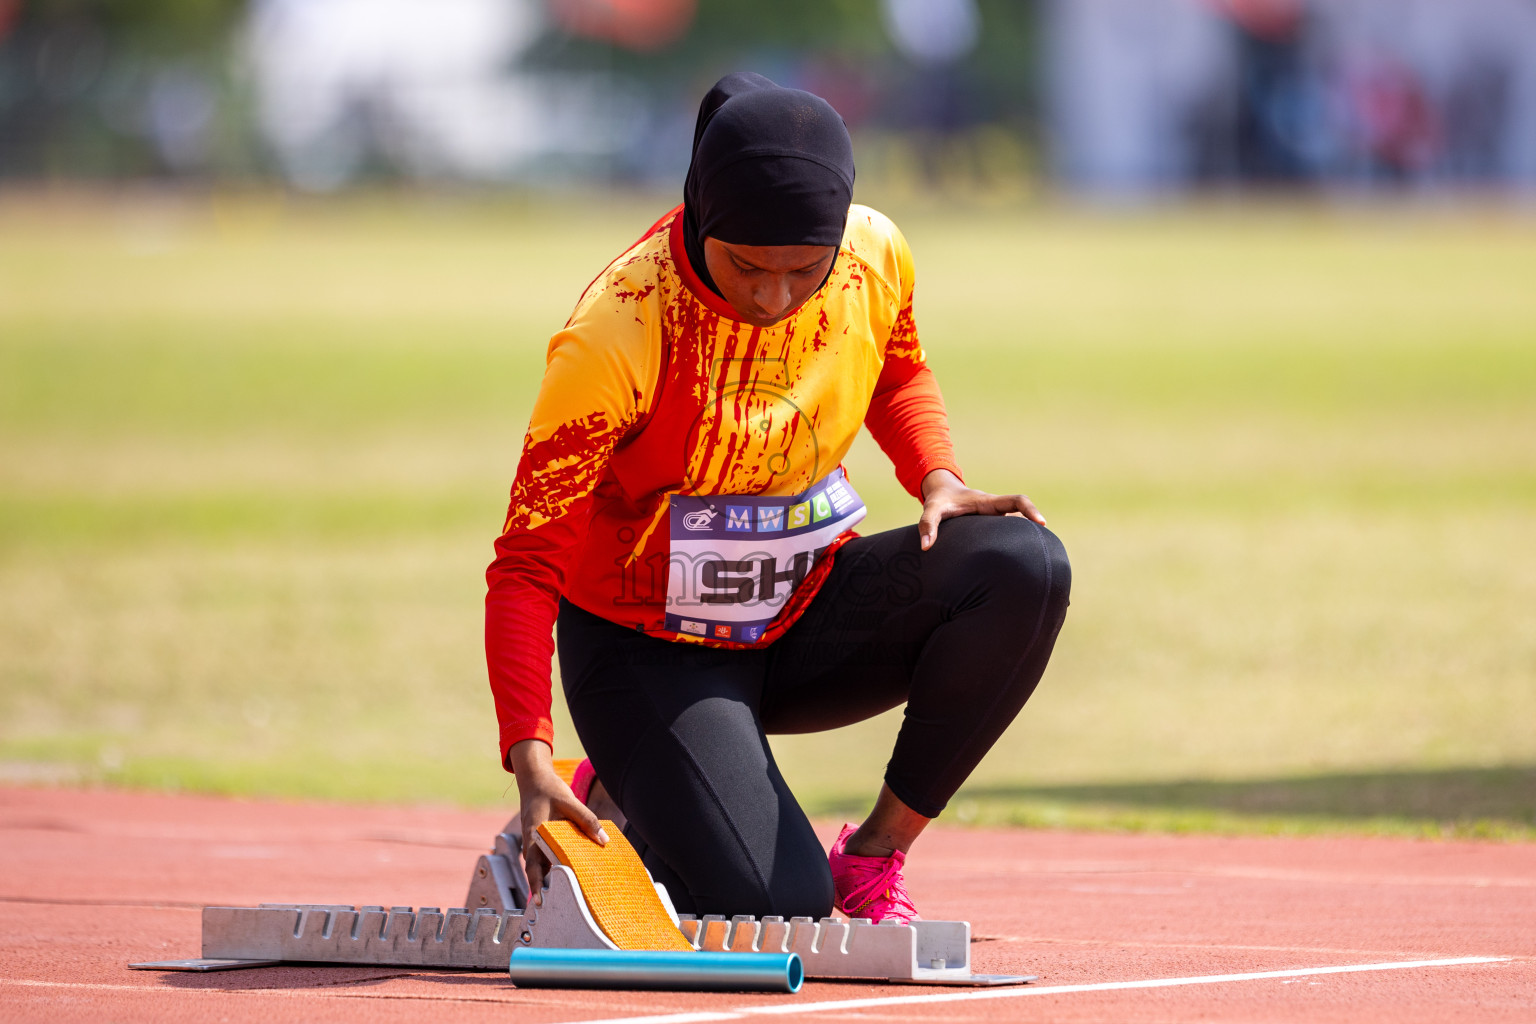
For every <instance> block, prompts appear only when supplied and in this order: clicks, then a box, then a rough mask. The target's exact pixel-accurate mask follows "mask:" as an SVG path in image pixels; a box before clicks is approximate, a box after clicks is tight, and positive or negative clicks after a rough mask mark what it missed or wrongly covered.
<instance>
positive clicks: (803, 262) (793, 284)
mask: <svg viewBox="0 0 1536 1024" xmlns="http://www.w3.org/2000/svg"><path fill="white" fill-rule="evenodd" d="M836 255H837V246H835V245H737V244H736V243H734V242H722V241H720V240H718V239H715V238H706V239H704V262H705V263H706V264H707V265H708V266H709V276H710V277H712V278H714V279H715V284H716V286H718V287H719V289H720V294H721V295H724V296H725V301H726V302H729V303H730V304H731V305H732V306H733V307H734V308H735V310H736V312H737V313H738V314H740V316H741V319H742V320H743V321H744V322H746V323H749V324H752V325H753V326H754V327H772V326H773V325H774V324H776V323H778V322H779V321H780V320H783V319H784V318H785V317H787V316H789V314H791V313H793V312H794V311H795V310H797V309H799V308H800V305H801V303H803V302H805V300H806V299H808V298H810V297H811V296H812V295H814V294H816V289H817V288H819V287H821V282H822V279H823V278H825V277H826V276H827V268H828V267H830V266H831V265H832V257H833V256H836Z"/></svg>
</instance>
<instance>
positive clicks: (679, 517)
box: [667, 467, 864, 643]
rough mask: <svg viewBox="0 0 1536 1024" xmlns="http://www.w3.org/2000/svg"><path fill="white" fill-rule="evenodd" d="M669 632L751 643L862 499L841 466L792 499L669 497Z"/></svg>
mask: <svg viewBox="0 0 1536 1024" xmlns="http://www.w3.org/2000/svg"><path fill="white" fill-rule="evenodd" d="M669 516H670V526H671V533H672V551H671V555H670V558H669V559H668V572H667V629H669V630H671V631H673V632H675V633H685V634H691V635H693V636H698V637H704V638H707V639H710V640H733V641H736V642H737V643H756V642H757V641H758V640H759V639H761V638H762V635H763V630H764V629H765V628H766V627H767V626H768V624H769V623H770V622H772V621H773V619H774V616H776V615H778V613H779V610H780V609H781V608H783V607H784V602H785V601H787V600H788V599H789V597H790V595H791V594H793V593H794V592H795V591H796V590H797V589H798V588H799V587H800V585H801V584H802V583H804V582H805V578H806V576H808V575H810V571H811V566H812V565H814V564H815V563H816V560H817V559H818V558H820V557H821V556H822V554H823V553H824V552H825V551H826V549H827V546H828V545H829V544H831V543H832V542H833V541H834V540H836V539H837V537H838V535H839V534H841V533H842V532H843V531H845V530H848V529H851V528H852V527H854V526H855V525H857V524H858V523H859V522H860V521H861V520H862V519H863V518H864V502H863V500H862V499H860V498H859V496H858V494H857V493H856V492H855V491H854V489H853V488H852V487H851V486H849V484H848V479H847V477H846V476H845V475H844V473H843V470H842V467H838V468H837V469H836V470H834V471H833V472H832V473H830V474H828V475H827V476H826V477H824V478H823V479H822V480H821V482H820V483H818V484H816V485H815V486H814V487H812V488H811V489H810V490H808V491H806V492H805V493H804V494H797V495H795V496H794V497H783V496H779V497H772V498H763V497H749V496H736V495H711V496H708V497H695V496H685V495H673V496H672V504H671V509H670V511H669Z"/></svg>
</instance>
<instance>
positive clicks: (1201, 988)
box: [0, 788, 1536, 1024]
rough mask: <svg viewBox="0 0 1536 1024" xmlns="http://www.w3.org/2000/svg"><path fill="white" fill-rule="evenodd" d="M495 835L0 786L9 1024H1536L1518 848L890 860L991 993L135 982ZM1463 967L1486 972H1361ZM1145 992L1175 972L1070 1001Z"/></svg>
mask: <svg viewBox="0 0 1536 1024" xmlns="http://www.w3.org/2000/svg"><path fill="white" fill-rule="evenodd" d="M504 821H505V815H503V814H501V813H499V812H486V811H457V810H446V809H440V808H390V807H354V806H346V805H327V804H285V803H277V802H258V801H237V800H224V799H217V798H210V797H193V796H164V795H154V794H143V793H125V792H115V791H108V790H68V789H46V788H45V789H28V788H11V789H6V788H0V1020H5V1021H12V1020H17V1021H22V1020H27V1021H30V1020H38V1021H43V1020H46V1021H74V1020H82V1021H84V1020H89V1021H92V1022H102V1021H207V1020H219V1021H229V1022H232V1024H238V1022H245V1021H251V1022H259V1024H271V1022H273V1021H275V1020H297V1019H303V1020H306V1021H342V1020H348V1021H350V1020H367V1021H370V1022H379V1024H386V1022H393V1021H402V1022H403V1021H411V1022H417V1021H421V1020H424V1019H428V1018H429V1017H430V1018H431V1019H452V1020H454V1021H455V1022H465V1024H469V1022H476V1021H487V1022H490V1021H495V1022H497V1024H508V1022H513V1021H515V1022H517V1024H555V1022H565V1021H592V1020H611V1019H615V1018H631V1017H637V1016H648V1017H656V1016H659V1017H662V1018H663V1019H669V1018H670V1019H671V1020H672V1021H673V1022H675V1024H682V1022H684V1021H706V1020H747V1021H752V1020H754V1019H760V1018H761V1017H763V1016H768V1017H770V1018H771V1019H790V1020H796V1019H802V1018H803V1019H806V1020H827V1021H834V1020H848V1019H852V1018H857V1019H858V1020H860V1021H903V1022H904V1021H919V1020H926V1019H932V1018H934V1017H939V1018H941V1019H943V1020H944V1021H946V1022H948V1021H970V1020H978V1021H979V1020H1031V1021H1033V1020H1040V1021H1046V1020H1049V1021H1149V1022H1150V1021H1159V1022H1161V1021H1172V1020H1178V1021H1184V1020H1201V1021H1254V1020H1264V1021H1306V1022H1314V1021H1315V1022H1330V1021H1339V1022H1344V1021H1349V1022H1351V1024H1358V1022H1372V1021H1391V1022H1392V1024H1409V1022H1414V1021H1425V1022H1430V1021H1433V1022H1442V1021H1457V1022H1467V1021H1511V1022H1514V1021H1519V1022H1522V1024H1528V1022H1532V1021H1536V844H1519V843H1471V842H1429V841H1414V840H1400V839H1338V838H1318V839H1265V838H1215V837H1203V836H1138V835H1097V834H1077V833H1069V832H1029V831H973V830H962V829H947V828H935V829H934V830H932V831H931V832H930V833H929V834H928V835H926V836H925V837H924V838H923V840H922V841H921V843H920V844H919V846H918V847H917V849H916V850H915V851H914V853H913V856H912V859H911V863H910V868H909V872H908V874H909V879H910V881H911V888H912V891H913V893H914V895H915V896H916V898H917V900H918V903H919V906H921V907H922V909H923V910H924V912H925V914H926V915H927V916H929V917H932V918H962V919H969V920H970V921H971V922H972V924H973V927H974V932H975V935H976V937H977V940H978V942H977V945H976V946H975V963H976V969H977V970H979V971H992V972H1009V973H1028V974H1038V975H1039V976H1040V981H1039V982H1038V983H1036V984H1035V985H1033V986H1028V987H1026V989H1023V990H1018V989H1015V990H1009V994H1006V995H1002V994H1000V993H998V992H996V991H993V992H991V993H987V998H981V999H976V998H970V997H969V996H968V997H967V998H964V999H960V1000H952V999H951V997H953V996H956V995H960V994H963V993H961V992H957V991H956V990H953V989H932V988H922V987H917V986H900V985H872V984H848V983H836V984H834V983H828V982H808V983H807V984H806V986H805V988H804V989H803V990H802V991H801V993H800V994H799V995H797V996H763V995H712V994H672V993H663V994H656V993H643V994H642V993H625V992H599V993H591V992H551V991H518V990H517V989H514V988H513V987H512V986H511V984H510V983H509V982H508V981H507V980H506V978H505V977H503V976H500V975H494V974H469V973H458V972H447V971H413V970H405V969H396V968H348V967H329V968H305V967H275V968H267V969H260V970H250V971H237V972H229V973H223V974H170V973H167V974H159V973H151V972H141V971H130V970H127V969H126V966H125V965H126V964H128V963H129V962H131V961H139V960H163V959H171V958H179V957H190V956H196V955H197V954H198V945H199V943H198V927H199V914H198V910H199V908H201V907H202V906H203V905H205V904H210V903H214V904H237V905H243V904H255V903H260V902H299V903H311V902H312V903H349V904H350V903H376V904H382V905H385V906H389V905H407V904H408V905H413V906H421V905H426V906H439V907H451V906H455V905H457V904H459V903H460V902H461V901H462V899H463V897H464V891H465V888H466V886H467V883H468V878H469V873H470V871H471V869H472V868H473V866H474V862H475V857H476V855H477V854H478V853H480V852H483V851H484V850H485V849H487V848H488V846H489V843H490V838H491V836H492V835H494V834H495V832H496V831H497V830H498V829H499V828H500V827H501V825H502V824H503V823H504ZM827 833H828V835H827V838H830V836H831V833H832V828H831V826H830V824H829V826H828V829H827ZM1467 957H1490V958H1500V959H1498V960H1495V961H1493V962H1485V963H1470V964H1467V963H1464V964H1455V965H1446V964H1441V965H1428V966H1420V967H1409V968H1402V969H1382V968H1379V967H1377V966H1375V965H1384V964H1392V963H1399V962H1405V961H1424V960H1447V959H1458V958H1467ZM1362 965H1363V966H1369V967H1371V969H1370V970H1362V971H1358V972H1353V973H1295V974H1292V975H1289V976H1282V977H1267V978H1234V979H1231V980H1223V981H1218V982H1214V983H1201V984H1190V983H1184V982H1186V981H1187V980H1188V979H1198V978H1203V977H1210V976H1215V975H1245V974H1255V973H1265V972H1276V971H1296V972H1310V971H1315V970H1321V969H1327V968H1337V967H1348V966H1362ZM1158 980H1174V981H1179V982H1181V983H1180V984H1175V985H1169V986H1167V987H1127V988H1119V989H1110V990H1102V989H1101V990H1086V991H1085V990H1082V989H1081V988H1078V986H1084V985H1095V984H1100V983H1115V982H1129V983H1141V982H1148V981H1158ZM972 991H974V990H972ZM934 996H939V997H942V998H943V999H944V1001H940V1002H934V1001H932V999H931V997H934ZM890 997H894V998H896V999H899V1000H900V1001H899V1002H885V1000H886V999H887V998H890ZM849 1000H854V1001H858V1002H855V1003H853V1004H848V1005H845V1001H849ZM868 1000H874V1001H875V1004H874V1005H870V1003H869V1002H866V1001H868ZM450 1015H451V1016H450ZM674 1015H683V1016H674Z"/></svg>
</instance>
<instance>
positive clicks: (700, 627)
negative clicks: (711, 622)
mask: <svg viewBox="0 0 1536 1024" xmlns="http://www.w3.org/2000/svg"><path fill="white" fill-rule="evenodd" d="M705 629H706V627H705V625H704V623H702V622H694V621H693V620H692V619H684V620H683V623H682V625H681V626H679V627H678V632H679V633H692V634H694V635H695V636H703V635H704V633H705Z"/></svg>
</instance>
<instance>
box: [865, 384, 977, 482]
mask: <svg viewBox="0 0 1536 1024" xmlns="http://www.w3.org/2000/svg"><path fill="white" fill-rule="evenodd" d="M903 377H904V378H905V379H903ZM888 378H894V380H891V379H888ZM864 425H865V426H866V427H868V428H869V432H870V433H871V434H873V435H874V438H875V440H876V441H877V442H879V444H880V449H881V450H882V451H883V452H885V454H886V455H887V456H888V457H889V458H890V460H891V462H892V463H893V464H894V465H895V466H896V479H898V480H900V481H901V486H903V487H905V488H906V489H907V493H909V494H911V495H912V496H913V497H914V498H917V499H918V500H922V497H923V493H922V484H923V477H925V476H927V475H928V474H929V473H931V472H933V471H934V470H936V469H947V470H949V471H950V472H951V473H953V474H955V476H962V474H961V472H960V466H959V464H958V463H956V462H955V449H954V446H953V445H952V444H950V440H949V420H948V418H947V417H946V416H945V414H944V396H943V395H942V394H940V393H939V382H938V379H937V378H936V377H934V375H933V371H932V370H930V369H929V368H928V364H927V363H922V364H920V365H919V366H917V367H916V368H915V369H914V368H913V366H912V365H911V364H910V363H907V362H903V361H897V360H887V361H886V364H885V368H884V369H883V370H882V371H881V372H880V380H879V383H877V384H876V385H875V395H874V397H873V398H872V399H870V402H869V412H867V413H865V414H864ZM962 478H963V477H962Z"/></svg>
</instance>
